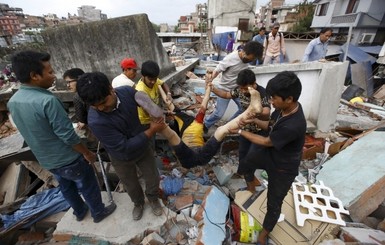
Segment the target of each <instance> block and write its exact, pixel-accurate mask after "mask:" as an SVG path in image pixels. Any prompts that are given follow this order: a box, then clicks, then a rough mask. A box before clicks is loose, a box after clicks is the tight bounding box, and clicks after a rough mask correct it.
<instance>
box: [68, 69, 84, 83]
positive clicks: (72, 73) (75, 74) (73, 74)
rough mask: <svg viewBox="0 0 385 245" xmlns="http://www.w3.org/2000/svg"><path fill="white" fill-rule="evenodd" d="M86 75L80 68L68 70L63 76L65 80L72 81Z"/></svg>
mask: <svg viewBox="0 0 385 245" xmlns="http://www.w3.org/2000/svg"><path fill="white" fill-rule="evenodd" d="M83 74H84V71H83V70H82V69H80V68H72V69H69V70H66V71H65V72H64V74H63V78H66V77H69V78H71V79H75V80H77V79H78V78H79V77H80V76H81V75H83Z"/></svg>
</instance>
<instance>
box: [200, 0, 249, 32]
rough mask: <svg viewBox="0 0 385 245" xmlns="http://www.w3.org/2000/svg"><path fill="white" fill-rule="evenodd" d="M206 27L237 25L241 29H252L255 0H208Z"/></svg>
mask: <svg viewBox="0 0 385 245" xmlns="http://www.w3.org/2000/svg"><path fill="white" fill-rule="evenodd" d="M207 2H208V4H207V6H208V28H211V29H215V28H216V27H220V26H226V27H237V28H238V29H239V30H241V31H249V30H252V29H253V26H254V23H255V10H256V1H255V0H234V1H228V0H208V1H207Z"/></svg>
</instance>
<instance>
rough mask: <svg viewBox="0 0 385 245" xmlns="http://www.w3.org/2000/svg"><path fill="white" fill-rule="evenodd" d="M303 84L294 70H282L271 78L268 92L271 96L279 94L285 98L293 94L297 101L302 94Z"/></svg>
mask: <svg viewBox="0 0 385 245" xmlns="http://www.w3.org/2000/svg"><path fill="white" fill-rule="evenodd" d="M301 90H302V84H301V81H300V80H299V78H298V77H297V75H296V74H295V73H294V72H292V71H282V72H280V73H278V74H277V75H276V76H275V77H273V78H272V79H270V80H269V82H268V83H267V86H266V92H267V94H269V95H270V96H274V95H276V96H279V97H281V98H282V99H283V100H285V99H286V98H288V97H290V96H292V97H293V101H297V100H298V98H299V96H300V95H301Z"/></svg>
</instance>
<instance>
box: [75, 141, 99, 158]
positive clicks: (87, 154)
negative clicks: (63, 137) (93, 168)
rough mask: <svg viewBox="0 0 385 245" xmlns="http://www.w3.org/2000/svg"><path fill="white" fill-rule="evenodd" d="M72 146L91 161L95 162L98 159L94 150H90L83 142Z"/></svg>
mask: <svg viewBox="0 0 385 245" xmlns="http://www.w3.org/2000/svg"><path fill="white" fill-rule="evenodd" d="M72 148H73V149H74V150H75V151H77V152H79V153H80V154H82V155H83V156H84V158H85V159H86V160H87V161H88V162H89V163H94V162H95V161H96V155H95V153H93V152H92V151H90V150H88V148H87V147H86V146H85V145H83V144H82V143H79V144H76V145H73V146H72Z"/></svg>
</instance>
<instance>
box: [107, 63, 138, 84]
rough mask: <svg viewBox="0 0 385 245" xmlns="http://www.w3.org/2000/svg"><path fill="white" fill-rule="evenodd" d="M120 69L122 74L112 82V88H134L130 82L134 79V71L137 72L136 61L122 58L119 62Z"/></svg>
mask: <svg viewBox="0 0 385 245" xmlns="http://www.w3.org/2000/svg"><path fill="white" fill-rule="evenodd" d="M120 67H121V68H122V74H120V75H119V76H117V77H115V78H114V79H113V80H112V87H113V88H116V87H120V86H130V87H134V85H135V83H134V82H133V81H132V80H133V79H135V77H136V71H137V70H139V67H138V65H137V64H136V61H135V60H134V59H132V58H124V59H123V60H122V61H121V62H120Z"/></svg>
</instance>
